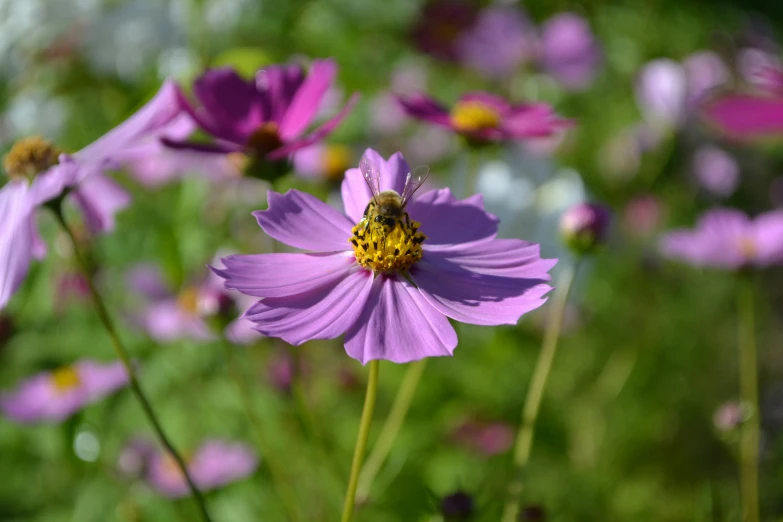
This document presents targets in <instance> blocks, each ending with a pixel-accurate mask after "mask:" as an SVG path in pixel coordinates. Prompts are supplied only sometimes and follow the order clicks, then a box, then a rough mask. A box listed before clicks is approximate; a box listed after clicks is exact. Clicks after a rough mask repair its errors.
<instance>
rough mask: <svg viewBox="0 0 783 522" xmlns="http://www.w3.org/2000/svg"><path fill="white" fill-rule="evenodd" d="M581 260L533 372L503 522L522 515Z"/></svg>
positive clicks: (563, 281)
mask: <svg viewBox="0 0 783 522" xmlns="http://www.w3.org/2000/svg"><path fill="white" fill-rule="evenodd" d="M579 262H580V260H579V259H577V261H576V263H575V264H574V265H573V266H570V267H566V268H565V270H564V271H563V273H562V275H561V276H560V282H559V284H558V286H557V289H556V290H555V295H554V298H553V303H552V309H551V310H550V312H549V317H548V320H547V325H546V331H545V332H544V339H543V341H542V343H541V352H540V353H539V355H538V361H536V367H535V369H534V370H533V377H532V379H531V381H530V388H529V389H528V392H527V397H526V398H525V404H524V406H523V408H522V424H521V426H520V428H519V431H518V432H517V439H516V444H515V445H514V460H513V463H514V479H513V480H512V482H511V484H510V485H509V500H508V502H507V503H506V507H505V509H504V510H503V518H502V521H503V522H514V520H516V516H517V513H518V512H519V497H520V495H521V494H522V487H523V483H522V471H523V470H524V468H525V466H526V465H527V462H528V459H529V458H530V452H531V449H532V447H533V435H534V434H535V426H536V419H537V418H538V412H539V410H540V408H541V399H542V398H543V396H544V390H545V389H546V384H547V380H548V379H549V374H550V373H551V371H552V363H553V361H554V359H555V353H556V352H557V341H558V339H559V338H560V330H561V328H562V326H563V316H564V315H565V307H566V303H567V302H568V294H570V293H571V284H572V283H573V281H574V276H575V275H576V271H577V269H578V268H579Z"/></svg>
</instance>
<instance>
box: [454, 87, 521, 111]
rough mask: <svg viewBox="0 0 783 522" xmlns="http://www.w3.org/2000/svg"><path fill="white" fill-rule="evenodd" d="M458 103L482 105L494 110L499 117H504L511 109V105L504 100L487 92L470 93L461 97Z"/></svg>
mask: <svg viewBox="0 0 783 522" xmlns="http://www.w3.org/2000/svg"><path fill="white" fill-rule="evenodd" d="M459 101H461V102H478V103H480V104H482V105H486V106H487V107H491V108H492V109H494V110H495V111H496V112H497V113H498V115H499V116H501V117H502V116H505V114H506V113H507V112H508V111H509V110H510V109H511V105H510V104H509V103H508V102H507V101H506V100H504V99H503V98H501V97H500V96H496V95H494V94H491V93H488V92H481V91H478V92H470V93H467V94H465V95H464V96H462V97H461V98H460V100H459Z"/></svg>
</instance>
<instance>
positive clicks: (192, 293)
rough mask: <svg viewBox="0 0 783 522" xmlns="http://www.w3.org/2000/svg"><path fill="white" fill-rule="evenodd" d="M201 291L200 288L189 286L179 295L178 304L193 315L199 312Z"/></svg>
mask: <svg viewBox="0 0 783 522" xmlns="http://www.w3.org/2000/svg"><path fill="white" fill-rule="evenodd" d="M199 297H200V295H199V291H198V288H195V287H192V286H191V287H188V288H185V289H184V290H182V292H180V293H179V296H178V297H177V304H178V305H179V307H180V308H182V309H183V310H185V311H186V312H187V313H189V314H192V315H198V313H199V301H200V299H199Z"/></svg>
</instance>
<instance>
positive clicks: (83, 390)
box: [0, 359, 128, 423]
mask: <svg viewBox="0 0 783 522" xmlns="http://www.w3.org/2000/svg"><path fill="white" fill-rule="evenodd" d="M127 384H128V374H127V373H126V372H125V367H124V366H123V365H122V363H121V362H120V361H117V362H113V363H109V364H100V363H98V362H96V361H93V360H91V359H82V360H81V361H78V362H76V363H74V364H73V365H71V366H63V367H61V368H58V369H56V370H53V371H46V372H41V373H39V374H37V375H34V376H33V377H30V378H28V379H27V380H25V381H23V382H22V383H21V384H20V385H19V386H18V387H17V388H16V390H14V391H11V392H7V391H6V392H2V393H0V410H2V411H3V413H4V414H5V415H6V416H7V417H8V418H10V419H12V420H15V421H17V422H22V423H31V422H46V421H50V422H62V421H63V420H65V419H67V418H68V417H70V416H71V415H73V414H74V413H76V412H77V411H79V410H81V409H82V408H84V407H85V406H87V405H88V404H91V403H93V402H96V401H98V400H100V399H102V398H103V397H105V396H107V395H110V394H112V393H114V392H115V391H117V390H118V389H120V388H122V387H124V386H125V385H127Z"/></svg>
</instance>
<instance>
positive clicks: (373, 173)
mask: <svg viewBox="0 0 783 522" xmlns="http://www.w3.org/2000/svg"><path fill="white" fill-rule="evenodd" d="M359 170H360V171H361V173H362V176H364V181H366V182H367V186H368V187H370V192H371V193H372V197H373V199H374V200H376V203H377V200H378V194H380V193H381V171H380V170H379V169H378V166H377V165H375V164H374V163H373V162H372V161H370V160H369V159H367V158H362V160H361V161H360V162H359Z"/></svg>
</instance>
